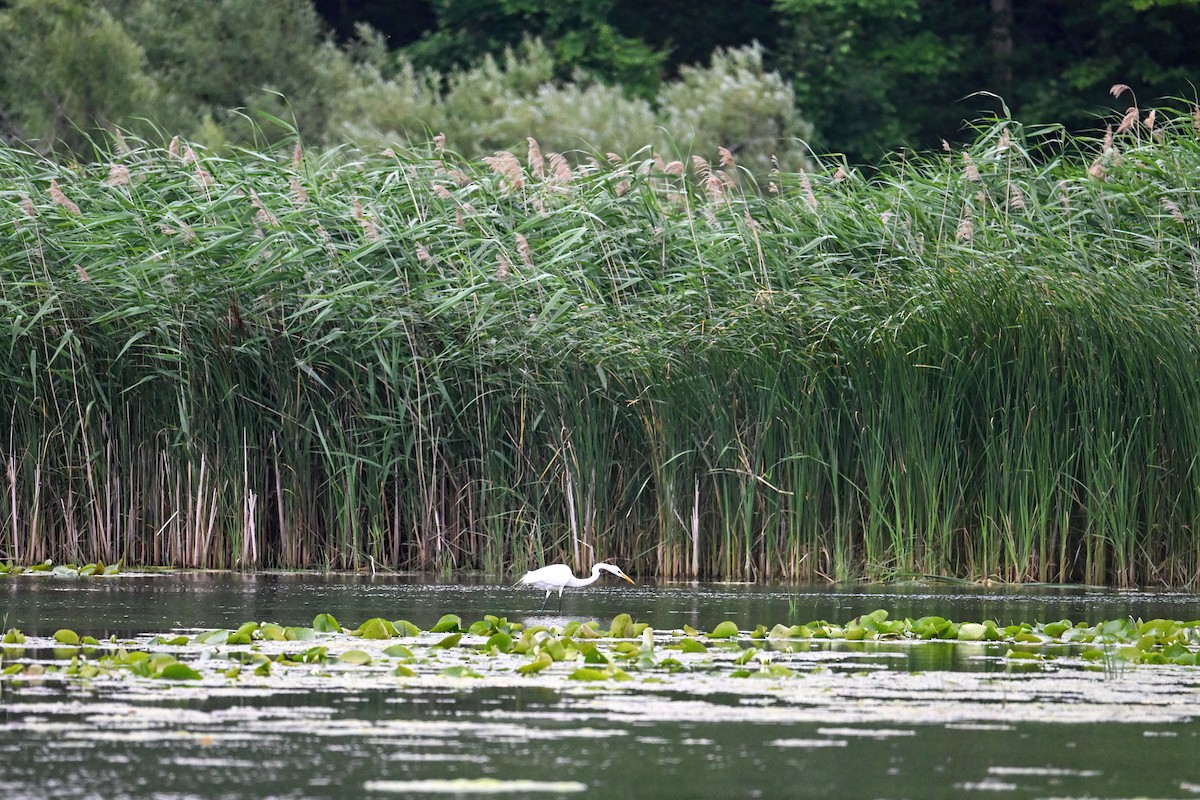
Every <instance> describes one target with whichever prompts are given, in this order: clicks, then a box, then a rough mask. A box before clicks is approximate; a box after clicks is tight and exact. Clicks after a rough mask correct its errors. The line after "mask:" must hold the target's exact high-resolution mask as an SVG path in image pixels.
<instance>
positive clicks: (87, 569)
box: [79, 564, 103, 578]
mask: <svg viewBox="0 0 1200 800" xmlns="http://www.w3.org/2000/svg"><path fill="white" fill-rule="evenodd" d="M98 569H103V565H101V566H96V565H95V564H87V565H85V566H83V567H80V569H79V575H80V576H81V577H84V578H90V577H91V576H93V575H95V574H96V570H98Z"/></svg>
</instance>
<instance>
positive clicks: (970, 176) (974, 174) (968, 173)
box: [963, 153, 983, 183]
mask: <svg viewBox="0 0 1200 800" xmlns="http://www.w3.org/2000/svg"><path fill="white" fill-rule="evenodd" d="M963 161H964V162H966V166H965V167H963V177H964V178H966V179H967V180H969V181H971V182H972V183H979V182H980V181H982V180H983V178H982V177H981V176H980V174H979V167H978V166H976V164H975V159H973V158H971V154H970V153H963Z"/></svg>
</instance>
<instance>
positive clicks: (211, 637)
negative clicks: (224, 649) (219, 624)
mask: <svg viewBox="0 0 1200 800" xmlns="http://www.w3.org/2000/svg"><path fill="white" fill-rule="evenodd" d="M229 633H230V632H229V631H227V630H225V629H224V628H218V629H217V630H215V631H203V632H201V633H198V634H196V638H195V639H193V640H192V641H193V642H194V643H195V644H225V643H226V642H227V641H229Z"/></svg>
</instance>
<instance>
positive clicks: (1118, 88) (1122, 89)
mask: <svg viewBox="0 0 1200 800" xmlns="http://www.w3.org/2000/svg"><path fill="white" fill-rule="evenodd" d="M1126 92H1129V93H1130V94H1132V93H1133V90H1132V89H1130V88H1129V87H1128V86H1126V85H1125V84H1123V83H1114V84H1113V85H1112V86H1111V87H1109V90H1108V93H1109V94H1111V95H1112V96H1113V97H1114V98H1119V97H1120V96H1121V95H1123V94H1125V93H1126Z"/></svg>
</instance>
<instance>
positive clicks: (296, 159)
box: [292, 140, 304, 169]
mask: <svg viewBox="0 0 1200 800" xmlns="http://www.w3.org/2000/svg"><path fill="white" fill-rule="evenodd" d="M303 160H304V148H303V147H301V146H300V142H299V140H297V142H296V146H295V147H293V148H292V169H296V168H297V167H299V166H300V162H301V161H303Z"/></svg>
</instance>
